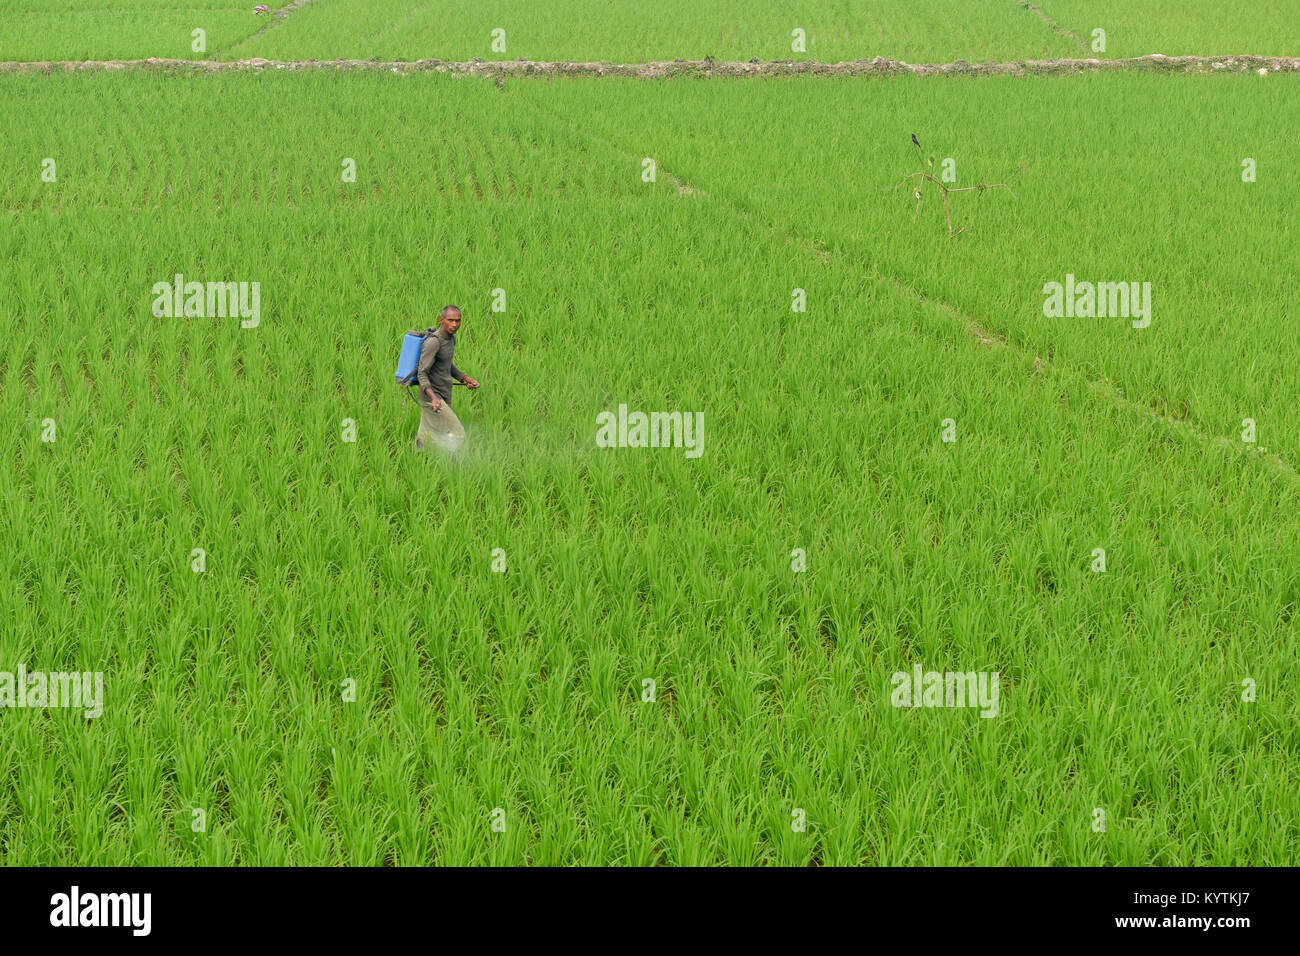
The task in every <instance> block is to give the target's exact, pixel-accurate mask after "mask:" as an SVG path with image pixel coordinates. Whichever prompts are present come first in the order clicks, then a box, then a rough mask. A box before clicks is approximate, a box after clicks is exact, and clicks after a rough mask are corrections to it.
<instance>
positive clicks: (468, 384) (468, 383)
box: [461, 375, 478, 388]
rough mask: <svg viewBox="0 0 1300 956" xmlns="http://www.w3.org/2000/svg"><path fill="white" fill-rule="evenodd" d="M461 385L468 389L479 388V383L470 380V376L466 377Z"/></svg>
mask: <svg viewBox="0 0 1300 956" xmlns="http://www.w3.org/2000/svg"><path fill="white" fill-rule="evenodd" d="M461 384H462V385H464V386H465V387H466V388H478V382H477V381H475V380H474V379H472V378H470V377H469V376H468V375H466V376H465V378H464V379H463V380H462V381H461Z"/></svg>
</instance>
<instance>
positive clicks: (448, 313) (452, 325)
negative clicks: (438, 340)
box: [438, 305, 460, 335]
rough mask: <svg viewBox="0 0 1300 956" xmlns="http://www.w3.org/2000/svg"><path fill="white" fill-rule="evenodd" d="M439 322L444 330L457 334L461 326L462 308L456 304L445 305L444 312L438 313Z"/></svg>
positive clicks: (450, 333)
mask: <svg viewBox="0 0 1300 956" xmlns="http://www.w3.org/2000/svg"><path fill="white" fill-rule="evenodd" d="M438 324H439V325H440V326H442V330H443V331H444V332H446V333H448V334H449V335H455V334H456V330H457V329H459V328H460V309H458V308H456V307H455V306H454V305H448V306H443V309H442V312H440V313H439V314H438Z"/></svg>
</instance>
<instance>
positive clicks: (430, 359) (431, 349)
mask: <svg viewBox="0 0 1300 956" xmlns="http://www.w3.org/2000/svg"><path fill="white" fill-rule="evenodd" d="M439 344H440V343H439V342H438V340H437V339H436V338H434V337H433V336H432V335H429V336H425V339H424V345H422V346H421V347H420V363H419V365H417V366H416V376H417V380H418V381H419V383H420V391H421V392H423V391H424V390H425V389H426V388H433V380H432V378H431V376H432V375H433V363H434V360H435V359H436V358H437V357H438V346H439Z"/></svg>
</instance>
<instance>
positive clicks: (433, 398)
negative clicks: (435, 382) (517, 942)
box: [424, 388, 442, 412]
mask: <svg viewBox="0 0 1300 956" xmlns="http://www.w3.org/2000/svg"><path fill="white" fill-rule="evenodd" d="M424 391H425V394H427V395H428V396H429V407H430V408H432V409H433V410H434V411H435V412H436V411H438V410H440V409H441V408H442V399H441V398H439V397H438V396H437V395H436V394H434V391H433V389H431V388H426V389H425V390H424Z"/></svg>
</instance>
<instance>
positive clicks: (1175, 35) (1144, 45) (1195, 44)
mask: <svg viewBox="0 0 1300 956" xmlns="http://www.w3.org/2000/svg"><path fill="white" fill-rule="evenodd" d="M267 6H268V7H269V8H270V10H271V13H272V14H274V15H271V14H267V15H261V16H259V15H255V14H254V12H253V7H254V4H252V3H234V2H229V0H0V17H2V18H3V22H4V25H5V28H4V30H3V31H0V61H3V60H86V59H140V58H144V57H166V58H175V59H196V60H205V59H219V60H230V59H241V58H249V57H265V58H268V59H279V60H303V59H320V60H332V59H337V58H355V59H368V58H371V57H377V58H379V59H385V60H416V59H427V58H439V59H444V60H469V59H473V58H476V57H477V58H480V59H485V60H517V59H520V58H524V59H531V60H604V61H611V62H627V63H637V62H644V61H650V60H672V59H674V58H679V57H680V58H682V59H703V58H706V57H713V58H715V59H718V60H749V59H753V58H757V59H762V60H774V59H775V60H796V61H799V60H813V61H821V62H836V61H842V60H869V59H872V58H873V57H876V56H882V57H886V58H889V59H898V60H905V61H907V62H910V63H944V62H951V61H955V60H967V61H970V62H975V63H982V62H995V61H996V62H1010V61H1017V60H1025V59H1051V58H1058V57H1083V56H1095V57H1099V58H1103V59H1105V58H1110V57H1136V56H1144V55H1146V54H1149V53H1164V54H1166V55H1170V56H1173V55H1179V54H1199V55H1228V54H1244V53H1251V54H1256V55H1263V56H1297V55H1300V0H1282V2H1280V3H1271V4H1269V5H1267V8H1266V9H1259V10H1250V11H1248V12H1247V11H1241V12H1228V11H1225V10H1224V9H1223V7H1222V4H1221V3H1218V2H1215V0H1179V2H1178V3H1170V2H1169V0H1123V2H1121V0H1044V2H1043V3H1041V4H1031V3H1029V2H1028V0H981V2H979V3H970V2H961V0H872V2H867V0H797V2H793V3H792V2H789V0H781V2H778V0H661V2H658V3H654V4H641V3H636V2H632V0H548V2H546V3H537V2H535V0H436V2H426V3H413V2H411V0H305V2H301V3H300V4H299V5H298V6H297V7H292V6H291V5H290V4H289V3H288V2H276V3H271V4H268V5H267ZM284 14H288V15H287V16H284V18H283V19H281V15H284ZM196 30H198V31H202V37H201V38H200V37H197V36H196V34H195V31H196ZM1096 31H1101V32H1100V33H1097V32H1096Z"/></svg>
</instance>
